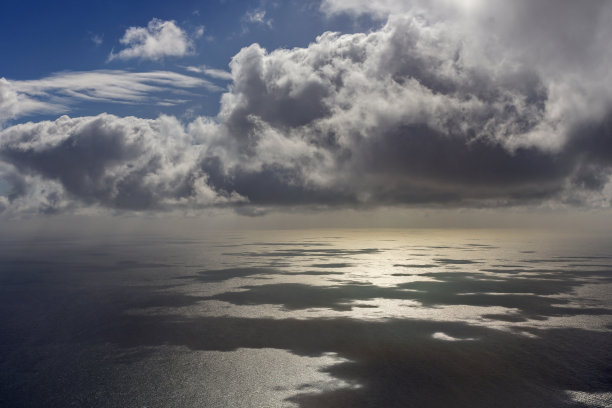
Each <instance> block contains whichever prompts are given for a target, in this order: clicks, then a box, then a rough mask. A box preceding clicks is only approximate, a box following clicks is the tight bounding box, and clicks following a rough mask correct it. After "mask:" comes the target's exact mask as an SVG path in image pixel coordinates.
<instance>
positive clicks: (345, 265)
mask: <svg viewBox="0 0 612 408" xmlns="http://www.w3.org/2000/svg"><path fill="white" fill-rule="evenodd" d="M310 266H311V267H312V268H348V267H350V266H353V264H350V263H346V262H336V263H318V264H312V265H310Z"/></svg>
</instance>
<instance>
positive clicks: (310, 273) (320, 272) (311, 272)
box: [291, 271, 344, 276]
mask: <svg viewBox="0 0 612 408" xmlns="http://www.w3.org/2000/svg"><path fill="white" fill-rule="evenodd" d="M291 275H312V276H326V275H344V272H336V271H306V272H292V273H291Z"/></svg>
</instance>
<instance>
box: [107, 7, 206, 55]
mask: <svg viewBox="0 0 612 408" xmlns="http://www.w3.org/2000/svg"><path fill="white" fill-rule="evenodd" d="M203 33H204V30H203V28H202V32H201V34H203ZM195 34H196V38H197V37H198V34H199V31H196V33H195ZM201 34H200V35H201ZM119 42H120V43H121V44H123V45H125V46H126V48H124V49H123V50H121V51H119V52H118V53H116V54H115V53H114V52H111V53H110V55H109V56H108V60H109V61H112V60H114V59H123V60H126V59H133V58H139V59H149V60H159V59H162V58H165V57H183V56H186V55H191V54H193V53H194V44H193V41H192V40H191V39H190V38H189V36H188V35H187V33H186V32H185V31H184V30H182V29H181V28H180V27H178V26H177V25H176V23H175V22H174V21H171V20H170V21H163V20H160V19H157V18H154V19H153V20H151V21H150V22H149V24H148V25H147V27H130V28H128V29H127V30H126V31H125V34H124V35H123V37H122V38H121V40H119Z"/></svg>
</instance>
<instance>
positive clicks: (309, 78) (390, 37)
mask: <svg viewBox="0 0 612 408" xmlns="http://www.w3.org/2000/svg"><path fill="white" fill-rule="evenodd" d="M370 3H371V2H370ZM370 3H368V4H370ZM439 3H440V4H442V3H444V4H445V5H446V6H445V7H446V8H444V7H439V8H438V9H434V6H429V7H430V8H427V7H428V6H427V3H421V2H414V3H412V7H406V6H405V4H407V3H406V2H393V1H388V2H380V3H371V4H378V5H379V6H378V8H377V9H376V10H373V9H368V7H369V8H371V7H373V6H368V5H367V4H366V2H361V1H339V0H338V1H332V0H328V1H325V2H323V6H322V7H323V11H324V12H326V13H329V14H336V13H353V14H357V15H358V14H362V13H374V14H375V16H377V17H379V18H387V17H386V16H387V15H388V14H391V16H390V17H388V19H387V20H386V23H385V24H384V25H383V26H382V27H381V28H380V29H378V30H375V31H371V32H369V33H358V34H347V35H340V34H337V33H330V32H328V33H324V34H322V35H321V36H319V37H318V38H317V39H316V41H315V42H313V43H312V44H310V45H309V46H308V47H305V48H294V49H277V50H274V51H272V52H268V51H266V50H264V49H263V48H262V47H261V46H259V45H258V44H253V45H251V46H249V47H246V48H244V49H242V50H241V51H240V52H239V53H238V54H236V55H235V56H234V58H233V59H232V61H231V63H230V68H231V74H232V83H231V85H230V87H229V90H228V92H226V93H225V94H223V95H222V99H221V108H220V112H219V114H218V115H217V117H215V118H207V117H200V118H198V119H196V120H195V121H193V122H191V123H181V122H179V121H178V120H177V119H175V118H173V117H167V116H162V117H160V118H158V119H154V120H146V119H139V118H133V117H126V118H119V117H116V116H112V115H106V114H103V115H99V116H96V117H85V118H68V117H61V118H59V119H58V120H56V121H54V122H50V121H49V122H40V123H25V124H20V125H16V126H12V127H10V128H7V129H5V130H3V131H1V133H0V180H4V184H0V200H2V201H0V210H1V209H2V208H4V211H5V212H7V211H8V212H9V213H12V212H21V211H25V210H27V211H41V209H46V210H49V209H55V210H57V211H61V210H63V209H68V208H70V209H73V208H91V207H96V208H110V209H119V210H169V209H191V208H201V207H208V206H230V205H231V206H237V208H240V209H241V211H243V210H244V209H245V208H249V206H254V207H259V206H261V207H266V206H289V205H291V206H295V205H312V206H339V205H340V206H341V205H346V206H375V205H405V204H411V205H424V204H427V205H443V206H507V205H523V204H530V205H585V206H605V207H608V206H609V205H610V199H611V197H612V183H610V174H611V169H612V115H611V112H612V109H611V107H612V104H611V102H612V87H610V85H609V84H610V83H612V81H611V80H612V74H611V73H610V70H609V67H610V66H611V65H610V62H611V61H612V59H611V56H612V52H611V51H610V50H609V47H608V46H607V45H606V44H605V41H604V40H605V39H606V38H612V35H610V34H612V33H610V31H612V30H611V29H610V28H609V27H608V26H607V25H606V24H605V21H606V19H605V18H603V17H602V16H610V15H612V13H611V8H612V6H611V5H610V3H607V2H606V3H603V2H588V3H580V4H577V3H562V4H558V5H557V3H554V4H549V3H546V4H545V5H543V4H540V3H538V4H532V3H531V2H516V3H514V2H513V3H496V2H489V3H486V4H484V3H479V2H476V1H475V2H470V4H471V5H472V8H470V9H469V10H468V9H461V10H459V11H460V12H456V13H451V12H450V11H448V10H451V11H453V10H455V9H456V8H457V7H459V6H458V5H457V4H456V3H455V2H451V1H448V2H439ZM432 4H433V3H432ZM436 4H437V3H436ZM383 6H384V7H383ZM385 7H386V8H385ZM543 7H544V8H543ZM549 9H550V13H549V14H548V15H547V17H546V18H545V19H542V24H535V23H534V19H538V16H540V18H541V16H542V13H544V11H547V10H549ZM455 11H457V10H455ZM504 15H505V16H507V19H506V20H504V19H503V16H504ZM450 16H453V17H450ZM500 19H501V20H500ZM492 21H493V22H492ZM563 24H564V25H563ZM568 32H569V33H571V35H570V34H568ZM7 95H8V94H7ZM4 100H9V99H8V97H6V98H4V99H3V100H2V101H4ZM2 103H6V102H2ZM8 112H10V109H9V110H8ZM2 185H4V186H5V187H1V186H2ZM41 191H44V193H41ZM49 194H54V199H53V200H52V199H50V198H49V197H48V195H49ZM245 206H246V207H245Z"/></svg>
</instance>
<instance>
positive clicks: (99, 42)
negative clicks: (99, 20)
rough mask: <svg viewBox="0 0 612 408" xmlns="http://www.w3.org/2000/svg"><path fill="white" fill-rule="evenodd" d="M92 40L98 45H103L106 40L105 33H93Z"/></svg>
mask: <svg viewBox="0 0 612 408" xmlns="http://www.w3.org/2000/svg"><path fill="white" fill-rule="evenodd" d="M91 41H92V42H93V43H94V44H95V45H96V46H100V45H102V43H103V42H104V35H103V34H92V36H91Z"/></svg>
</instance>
